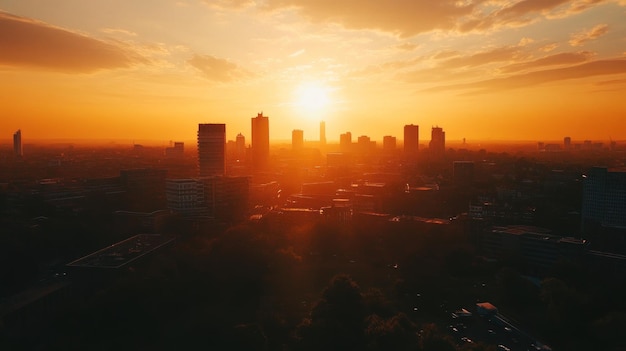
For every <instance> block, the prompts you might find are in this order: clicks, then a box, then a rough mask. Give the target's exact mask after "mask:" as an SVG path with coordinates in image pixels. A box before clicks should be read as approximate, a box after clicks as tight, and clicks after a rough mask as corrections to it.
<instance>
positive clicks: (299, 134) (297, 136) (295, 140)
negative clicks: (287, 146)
mask: <svg viewBox="0 0 626 351" xmlns="http://www.w3.org/2000/svg"><path fill="white" fill-rule="evenodd" d="M303 146H304V132H303V131H302V130H300V129H294V130H293V131H292V132H291V147H292V149H293V150H294V151H299V150H302V147H303Z"/></svg>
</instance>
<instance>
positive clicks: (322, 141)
mask: <svg viewBox="0 0 626 351" xmlns="http://www.w3.org/2000/svg"><path fill="white" fill-rule="evenodd" d="M320 144H321V145H326V122H324V121H321V122H320Z"/></svg>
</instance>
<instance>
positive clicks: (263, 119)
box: [252, 112, 270, 170]
mask: <svg viewBox="0 0 626 351" xmlns="http://www.w3.org/2000/svg"><path fill="white" fill-rule="evenodd" d="M269 158H270V122H269V119H268V118H267V116H263V112H261V113H259V114H257V116H256V117H253V118H252V165H253V168H254V169H255V170H262V169H266V168H267V166H268V163H269Z"/></svg>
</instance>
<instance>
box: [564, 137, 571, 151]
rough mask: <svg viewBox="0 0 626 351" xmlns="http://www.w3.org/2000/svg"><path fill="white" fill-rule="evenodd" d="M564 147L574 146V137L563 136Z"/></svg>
mask: <svg viewBox="0 0 626 351" xmlns="http://www.w3.org/2000/svg"><path fill="white" fill-rule="evenodd" d="M563 148H564V149H565V150H570V149H571V148H572V138H570V137H565V138H563Z"/></svg>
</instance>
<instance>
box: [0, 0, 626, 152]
mask: <svg viewBox="0 0 626 351" xmlns="http://www.w3.org/2000/svg"><path fill="white" fill-rule="evenodd" d="M625 15H626V1H624V0H573V1H565V0H550V1H547V0H521V1H519V0H474V1H457V0H441V1H437V2H433V1H429V0H396V1H391V2H380V1H376V0H360V1H355V0H349V1H339V2H337V1H326V0H300V1H294V0H258V1H253V0H233V1H226V0H216V1H208V0H207V1H201V0H194V1H192V0H187V1H184V0H179V1H175V0H153V1H132V2H128V1H119V0H111V1H107V2H85V1H80V0H58V1H54V2H50V1H41V0H19V1H18V0H9V1H5V2H3V4H1V5H0V53H1V54H0V96H2V99H1V101H2V103H1V104H0V106H2V110H0V114H1V115H2V118H0V132H1V136H0V141H1V142H4V141H5V140H7V141H8V139H9V138H10V137H11V135H12V133H13V132H14V131H15V130H17V129H21V130H23V131H24V134H25V138H27V139H31V140H32V139H116V140H121V139H126V140H142V139H143V140H190V139H193V138H194V136H195V133H196V131H197V124H198V123H226V125H227V138H228V139H234V138H235V135H236V134H237V133H240V132H241V133H243V134H244V135H245V136H246V139H247V140H250V118H251V117H254V116H256V114H257V113H258V112H263V113H264V114H265V115H267V116H269V117H270V136H271V138H272V139H275V140H288V139H289V138H290V135H291V131H292V130H293V129H302V130H304V136H305V139H307V140H316V139H317V137H318V127H319V121H320V120H324V121H326V135H327V138H328V139H329V141H334V140H337V139H338V137H339V134H340V133H344V132H346V131H351V132H352V135H353V136H358V135H369V136H370V137H371V138H372V139H374V140H381V139H382V136H383V135H394V136H397V137H398V138H399V139H401V138H402V126H403V125H405V124H411V123H413V124H418V125H420V139H422V140H427V139H429V138H430V135H429V133H430V127H431V126H434V125H439V126H441V127H443V128H444V129H445V131H446V134H447V138H448V139H449V140H460V139H462V138H468V140H472V139H473V140H559V139H562V137H563V136H566V135H567V136H570V137H572V139H573V140H583V139H591V140H594V139H595V140H598V139H600V140H607V139H609V138H611V139H613V140H623V139H626V128H624V126H625V122H624V119H625V117H626V99H624V96H625V92H626V21H624V18H626V16H625Z"/></svg>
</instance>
